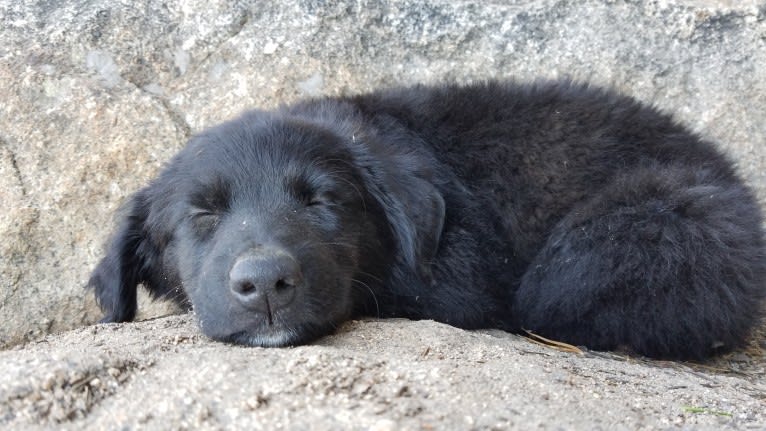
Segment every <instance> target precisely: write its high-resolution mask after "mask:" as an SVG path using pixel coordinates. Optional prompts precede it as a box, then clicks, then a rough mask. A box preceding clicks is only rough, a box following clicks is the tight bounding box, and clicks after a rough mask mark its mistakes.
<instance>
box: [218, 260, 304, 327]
mask: <svg viewBox="0 0 766 431" xmlns="http://www.w3.org/2000/svg"><path fill="white" fill-rule="evenodd" d="M301 282H302V275H301V270H300V267H299V265H298V262H297V261H296V260H295V258H294V257H293V256H292V255H290V254H289V253H287V252H286V251H284V250H281V249H264V250H260V251H259V252H257V253H252V254H246V255H243V256H241V257H240V258H239V259H237V261H236V262H235V263H234V266H232V268H231V271H230V272H229V285H230V289H231V292H232V295H234V297H235V298H236V300H237V301H238V302H240V303H241V304H242V305H244V306H245V307H247V308H249V309H252V310H255V311H260V312H263V313H265V314H266V315H267V316H268V319H269V323H271V320H272V317H273V314H274V313H275V312H276V311H277V310H279V309H280V308H283V307H285V306H287V305H288V304H290V302H292V300H293V298H294V297H295V290H296V287H298V286H299V285H300V284H301Z"/></svg>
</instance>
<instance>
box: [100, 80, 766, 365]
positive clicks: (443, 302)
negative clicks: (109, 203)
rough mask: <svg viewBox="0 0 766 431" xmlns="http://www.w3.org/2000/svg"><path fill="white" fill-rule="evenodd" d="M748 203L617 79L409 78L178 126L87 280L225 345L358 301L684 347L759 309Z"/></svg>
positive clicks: (653, 352) (312, 325)
mask: <svg viewBox="0 0 766 431" xmlns="http://www.w3.org/2000/svg"><path fill="white" fill-rule="evenodd" d="M761 222H762V220H761V213H760V209H759V207H758V205H757V203H756V201H755V199H754V197H753V194H752V192H751V191H750V190H749V189H748V188H747V187H746V186H745V185H743V183H742V181H741V180H740V178H738V176H737V175H736V173H735V172H734V170H733V167H732V164H731V163H730V162H729V161H728V160H727V159H726V158H725V157H724V156H723V155H722V154H721V153H720V152H719V151H718V150H716V149H715V148H714V146H713V145H712V144H710V143H709V142H707V141H705V140H703V139H701V138H699V137H698V136H696V135H694V134H692V133H690V132H688V131H687V130H686V129H684V128H683V127H681V126H679V125H678V124H676V123H675V122H674V121H673V120H672V119H671V118H670V117H668V116H666V115H663V114H661V113H659V112H657V111H656V110H655V109H652V108H650V107H647V106H644V105H642V104H640V103H638V102H636V101H634V100H633V99H631V98H628V97H624V96H620V95H618V94H615V93H614V92H611V91H607V90H602V89H594V88H592V87H589V86H586V85H578V84H571V83H567V82H553V83H551V82H549V83H538V84H534V85H517V84H513V83H495V82H491V83H484V84H477V85H470V86H465V87H460V86H454V85H452V86H442V87H425V86H420V87H414V88H404V89H397V90H388V91H382V92H376V93H372V94H366V95H361V96H355V97H345V98H325V99H319V100H310V101H306V102H302V103H298V104H295V105H292V106H287V107H283V108H281V109H278V110H276V111H273V112H260V111H254V112H250V113H247V114H245V115H243V116H242V117H240V118H238V119H236V120H234V121H231V122H228V123H225V124H222V125H220V126H218V127H215V128H212V129H210V130H208V131H206V132H203V133H202V134H200V135H198V136H197V137H195V138H194V139H192V141H191V142H190V143H189V145H188V146H187V147H186V148H185V149H184V150H182V151H181V152H180V153H179V154H178V155H177V156H176V157H175V158H173V159H172V160H171V161H170V162H169V164H168V166H167V167H166V168H165V169H164V170H163V172H162V173H161V174H160V175H159V177H158V178H157V179H156V180H154V181H153V182H152V183H151V184H150V185H149V186H148V187H146V188H144V189H143V190H141V191H139V192H138V193H136V194H135V195H134V196H133V198H132V199H131V201H130V203H129V204H128V205H127V207H126V215H125V216H124V217H123V219H122V225H121V227H120V228H119V230H118V231H117V234H116V235H115V236H114V238H113V240H112V242H111V246H110V248H109V251H108V253H107V255H106V257H105V258H104V259H103V260H102V261H101V263H100V264H99V266H98V267H97V268H96V270H95V271H94V273H93V275H92V278H91V280H90V285H91V286H93V287H94V288H95V292H96V296H97V298H98V300H99V303H100V304H101V307H102V308H103V309H104V311H105V312H106V317H105V318H104V320H105V321H127V320H131V319H133V317H134V315H135V312H136V286H137V285H138V284H143V285H144V286H145V287H146V288H147V289H148V290H149V291H150V292H151V293H152V294H154V295H155V296H158V297H172V298H175V299H177V300H178V301H180V302H181V303H184V304H191V305H193V308H194V310H195V311H196V313H197V316H198V318H199V322H200V326H201V328H202V330H203V332H204V333H206V334H207V335H209V336H211V337H213V338H216V339H221V340H227V341H233V342H239V343H245V344H256V345H288V344H298V343H304V342H309V341H311V340H313V339H315V338H317V337H319V336H322V335H325V334H327V333H329V332H331V331H332V330H333V328H335V326H336V325H338V324H339V323H341V322H342V321H344V320H346V319H349V318H351V317H353V316H359V315H378V316H384V317H387V316H392V317H393V316H398V317H409V318H413V319H434V320H437V321H441V322H446V323H449V324H451V325H455V326H459V327H462V328H485V327H496V328H503V329H506V330H511V331H517V330H520V329H522V328H524V329H528V330H531V331H534V332H536V333H539V334H541V335H544V336H546V337H551V338H555V339H559V340H563V341H566V342H570V343H575V344H582V345H586V346H588V347H590V348H593V349H616V348H620V347H627V348H630V349H632V350H633V351H635V352H637V353H641V354H644V355H648V356H653V357H663V358H694V359H698V358H704V357H707V356H709V355H711V354H713V353H716V352H718V351H722V350H727V349H731V348H733V347H736V346H739V345H741V344H742V343H743V340H744V339H745V338H746V337H747V335H748V333H749V331H750V330H751V329H752V328H753V327H754V326H755V325H756V324H758V322H759V318H760V316H761V312H762V311H763V301H764V297H766V288H765V287H764V286H765V284H764V281H765V279H764V276H766V257H765V256H764V238H763V231H762V227H761Z"/></svg>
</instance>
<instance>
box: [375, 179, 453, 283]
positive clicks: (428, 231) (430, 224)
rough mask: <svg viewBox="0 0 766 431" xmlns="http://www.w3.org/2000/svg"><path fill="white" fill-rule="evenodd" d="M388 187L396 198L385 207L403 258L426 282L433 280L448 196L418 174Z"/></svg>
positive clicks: (386, 203) (385, 204)
mask: <svg viewBox="0 0 766 431" xmlns="http://www.w3.org/2000/svg"><path fill="white" fill-rule="evenodd" d="M388 189H389V190H388V191H389V192H392V193H391V195H392V196H393V199H391V200H390V201H388V202H383V206H384V208H385V211H386V216H387V218H388V221H389V223H390V225H391V230H392V231H393V233H394V236H395V237H396V240H397V242H398V244H399V248H400V250H399V251H400V253H401V255H402V258H403V259H404V261H405V263H406V264H407V265H408V266H409V267H410V268H412V269H414V270H415V271H416V273H417V274H418V275H419V276H420V278H421V280H422V281H427V280H430V279H431V264H432V263H433V261H434V257H435V256H436V252H437V249H438V248H439V241H440V239H441V233H442V229H443V228H444V218H445V205H444V198H443V197H442V195H441V193H439V191H438V190H437V189H436V187H434V185H433V184H431V183H430V182H428V181H426V180H423V179H421V178H418V177H415V176H412V177H407V178H406V179H405V180H404V181H396V183H395V184H389V185H388ZM382 200H384V201H386V200H389V198H387V197H386V198H383V199H382Z"/></svg>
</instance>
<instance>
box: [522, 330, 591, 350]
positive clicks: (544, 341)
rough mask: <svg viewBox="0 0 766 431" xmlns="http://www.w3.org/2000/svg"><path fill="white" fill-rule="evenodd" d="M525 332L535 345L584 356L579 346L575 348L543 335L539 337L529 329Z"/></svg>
mask: <svg viewBox="0 0 766 431" xmlns="http://www.w3.org/2000/svg"><path fill="white" fill-rule="evenodd" d="M524 332H525V333H526V334H527V339H528V340H529V341H531V342H533V343H535V344H539V345H541V346H546V347H551V348H553V349H556V350H559V351H562V352H569V353H576V354H578V355H582V354H583V351H582V350H580V348H579V347H577V346H573V345H571V344H567V343H564V342H562V341H556V340H551V339H549V338H545V337H543V336H542V335H537V334H535V333H534V332H532V331H530V330H527V329H524Z"/></svg>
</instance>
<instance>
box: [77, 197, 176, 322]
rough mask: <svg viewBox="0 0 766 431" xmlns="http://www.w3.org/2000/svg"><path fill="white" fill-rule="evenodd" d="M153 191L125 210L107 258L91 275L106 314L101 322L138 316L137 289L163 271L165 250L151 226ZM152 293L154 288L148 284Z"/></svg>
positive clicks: (127, 206)
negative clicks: (151, 196)
mask: <svg viewBox="0 0 766 431" xmlns="http://www.w3.org/2000/svg"><path fill="white" fill-rule="evenodd" d="M149 195H150V189H148V188H147V189H143V190H141V191H139V192H138V193H136V194H135V195H133V197H132V198H131V199H130V201H129V202H128V203H127V205H126V206H125V207H124V209H123V211H124V212H123V216H122V220H121V222H120V225H119V227H118V229H117V232H116V233H115V234H114V236H113V237H112V239H111V240H110V242H109V245H108V250H107V252H106V256H105V257H104V258H103V259H102V260H101V262H99V264H98V266H96V269H95V270H94V271H93V273H92V274H91V277H90V280H89V281H88V286H89V287H92V288H93V289H94V290H95V294H96V300H97V301H98V304H99V306H100V307H101V310H103V311H104V313H105V315H104V318H103V319H102V320H101V322H126V321H130V320H133V318H134V317H135V314H136V308H137V303H136V289H137V286H138V284H140V283H144V284H145V285H146V284H147V281H148V280H150V279H156V278H157V277H156V276H154V274H156V273H157V272H158V271H161V269H160V267H159V266H160V265H161V264H162V262H161V261H162V251H161V249H160V247H158V244H157V241H156V238H153V237H152V232H151V229H149V227H148V226H147V220H148V218H149V217H150V212H151V202H150V200H149ZM146 287H147V288H149V290H150V291H151V290H152V286H150V285H146Z"/></svg>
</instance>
